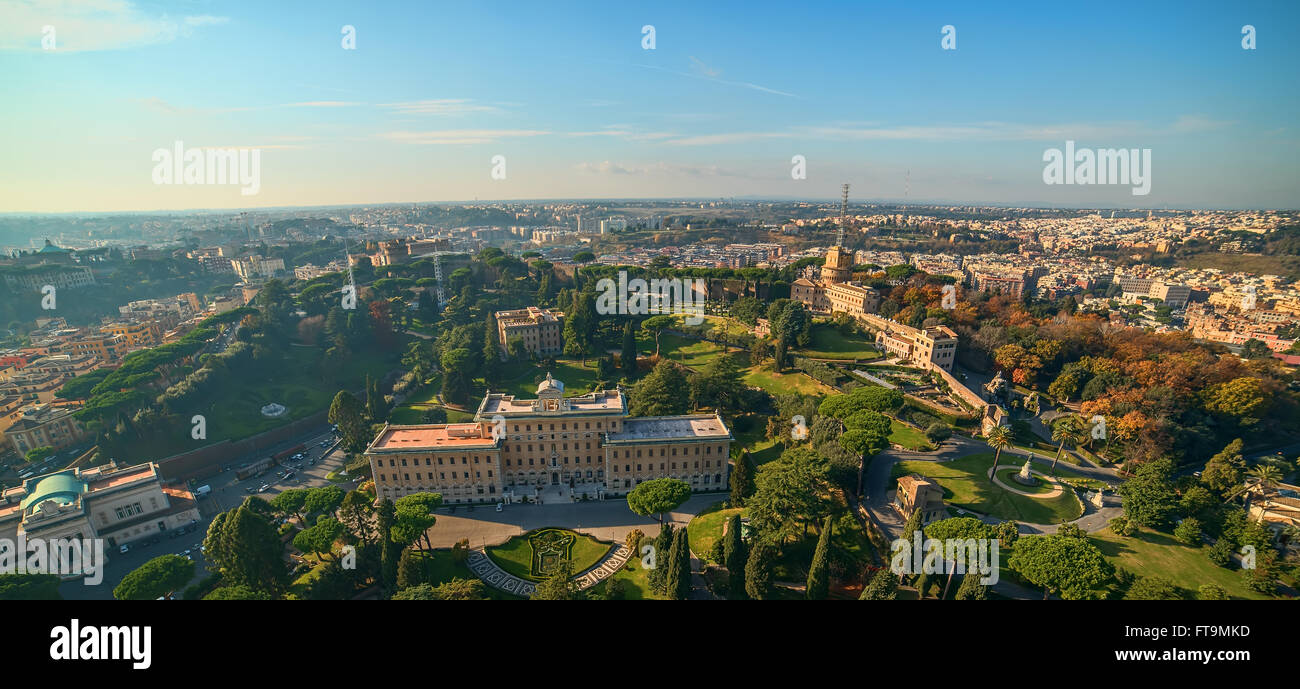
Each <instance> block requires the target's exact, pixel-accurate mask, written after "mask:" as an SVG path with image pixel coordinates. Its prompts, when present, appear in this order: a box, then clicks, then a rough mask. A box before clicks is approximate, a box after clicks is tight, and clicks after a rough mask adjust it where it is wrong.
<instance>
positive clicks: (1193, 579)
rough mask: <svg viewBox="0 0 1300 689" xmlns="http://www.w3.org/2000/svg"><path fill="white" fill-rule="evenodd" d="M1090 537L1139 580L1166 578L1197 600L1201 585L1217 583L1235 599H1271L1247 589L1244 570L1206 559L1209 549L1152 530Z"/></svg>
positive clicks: (1118, 564) (1104, 532)
mask: <svg viewBox="0 0 1300 689" xmlns="http://www.w3.org/2000/svg"><path fill="white" fill-rule="evenodd" d="M1090 538H1091V539H1092V542H1093V543H1094V544H1096V546H1097V548H1098V549H1100V550H1101V553H1102V555H1105V556H1106V559H1107V560H1109V561H1110V563H1111V564H1113V565H1115V566H1116V567H1123V568H1124V569H1126V570H1128V571H1130V572H1132V573H1134V574H1136V575H1137V576H1139V577H1144V576H1161V577H1164V578H1166V579H1168V580H1170V581H1172V582H1174V584H1175V585H1177V586H1178V587H1179V588H1181V589H1183V594H1184V595H1185V596H1186V597H1188V598H1194V597H1195V595H1196V590H1197V589H1198V588H1200V586H1201V584H1218V585H1219V586H1222V587H1223V588H1224V589H1226V590H1227V591H1228V595H1229V596H1231V597H1233V598H1251V599H1257V600H1258V599H1266V598H1268V596H1265V595H1262V594H1259V593H1255V592H1254V591H1251V590H1250V589H1248V588H1246V585H1245V581H1244V579H1243V578H1242V574H1241V571H1240V570H1238V569H1236V568H1235V566H1234V568H1233V569H1228V568H1226V567H1220V566H1218V565H1216V564H1214V563H1213V562H1210V559H1209V558H1208V557H1206V551H1207V550H1208V547H1207V546H1201V547H1199V548H1193V547H1191V546H1186V545H1183V544H1182V543H1179V542H1178V541H1176V540H1174V538H1173V536H1170V535H1169V534H1165V533H1160V532H1158V531H1152V530H1150V529H1139V530H1138V531H1136V532H1134V534H1133V535H1132V536H1129V537H1128V538H1124V537H1122V536H1116V535H1115V534H1114V533H1112V532H1111V530H1110V529H1102V530H1101V531H1098V532H1097V533H1095V534H1092V535H1091V536H1090Z"/></svg>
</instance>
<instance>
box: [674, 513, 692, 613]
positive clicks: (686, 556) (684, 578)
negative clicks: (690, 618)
mask: <svg viewBox="0 0 1300 689" xmlns="http://www.w3.org/2000/svg"><path fill="white" fill-rule="evenodd" d="M677 535H678V536H679V537H681V541H682V542H681V546H679V547H680V548H681V554H680V555H679V556H678V558H677V566H678V567H680V568H681V572H680V573H679V575H678V582H677V600H687V599H689V598H690V597H691V535H690V534H689V533H688V532H687V531H686V529H679V530H678V531H677Z"/></svg>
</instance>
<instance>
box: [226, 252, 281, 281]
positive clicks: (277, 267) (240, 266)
mask: <svg viewBox="0 0 1300 689" xmlns="http://www.w3.org/2000/svg"><path fill="white" fill-rule="evenodd" d="M230 267H231V268H232V269H233V270H234V271H235V274H236V275H238V276H239V279H241V280H243V281H245V282H251V281H253V280H256V279H258V278H273V277H275V276H276V275H278V274H280V273H281V272H283V271H284V259H282V258H263V257H261V256H258V255H256V254H254V255H252V256H245V257H243V258H235V259H231V261H230Z"/></svg>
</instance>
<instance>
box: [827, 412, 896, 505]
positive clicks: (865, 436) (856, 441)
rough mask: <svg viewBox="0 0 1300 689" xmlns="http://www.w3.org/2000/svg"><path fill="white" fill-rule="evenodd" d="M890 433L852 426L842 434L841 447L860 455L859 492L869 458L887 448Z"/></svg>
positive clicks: (860, 491)
mask: <svg viewBox="0 0 1300 689" xmlns="http://www.w3.org/2000/svg"><path fill="white" fill-rule="evenodd" d="M859 414H876V415H877V416H880V414H878V413H877V412H859ZM857 416H858V414H855V415H854V417H855V418H856V417H857ZM881 418H884V417H881ZM885 423H886V424H888V423H889V420H888V419H886V420H885ZM888 435H889V434H888V433H885V434H884V435H881V434H880V433H879V432H878V431H875V430H863V429H860V428H852V429H849V430H847V431H845V432H844V433H843V435H841V436H840V438H839V443H840V447H842V448H844V449H845V450H847V451H849V452H852V453H853V454H855V455H857V457H858V482H857V490H856V492H857V493H859V494H861V493H862V479H863V475H864V474H865V473H866V469H867V460H868V459H869V458H871V457H874V456H876V455H877V454H879V453H880V451H881V450H883V449H885V447H886V446H887V445H888V443H889V441H888Z"/></svg>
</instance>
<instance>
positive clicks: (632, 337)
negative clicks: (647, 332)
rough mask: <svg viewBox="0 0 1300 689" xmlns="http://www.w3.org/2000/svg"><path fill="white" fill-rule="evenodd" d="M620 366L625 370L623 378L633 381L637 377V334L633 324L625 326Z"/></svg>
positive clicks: (625, 324)
mask: <svg viewBox="0 0 1300 689" xmlns="http://www.w3.org/2000/svg"><path fill="white" fill-rule="evenodd" d="M619 364H620V365H621V366H622V368H623V377H624V378H627V379H628V380H631V379H632V378H635V377H636V332H635V331H634V330H632V323H631V322H628V323H624V324H623V352H622V353H621V354H620V355H619Z"/></svg>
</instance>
